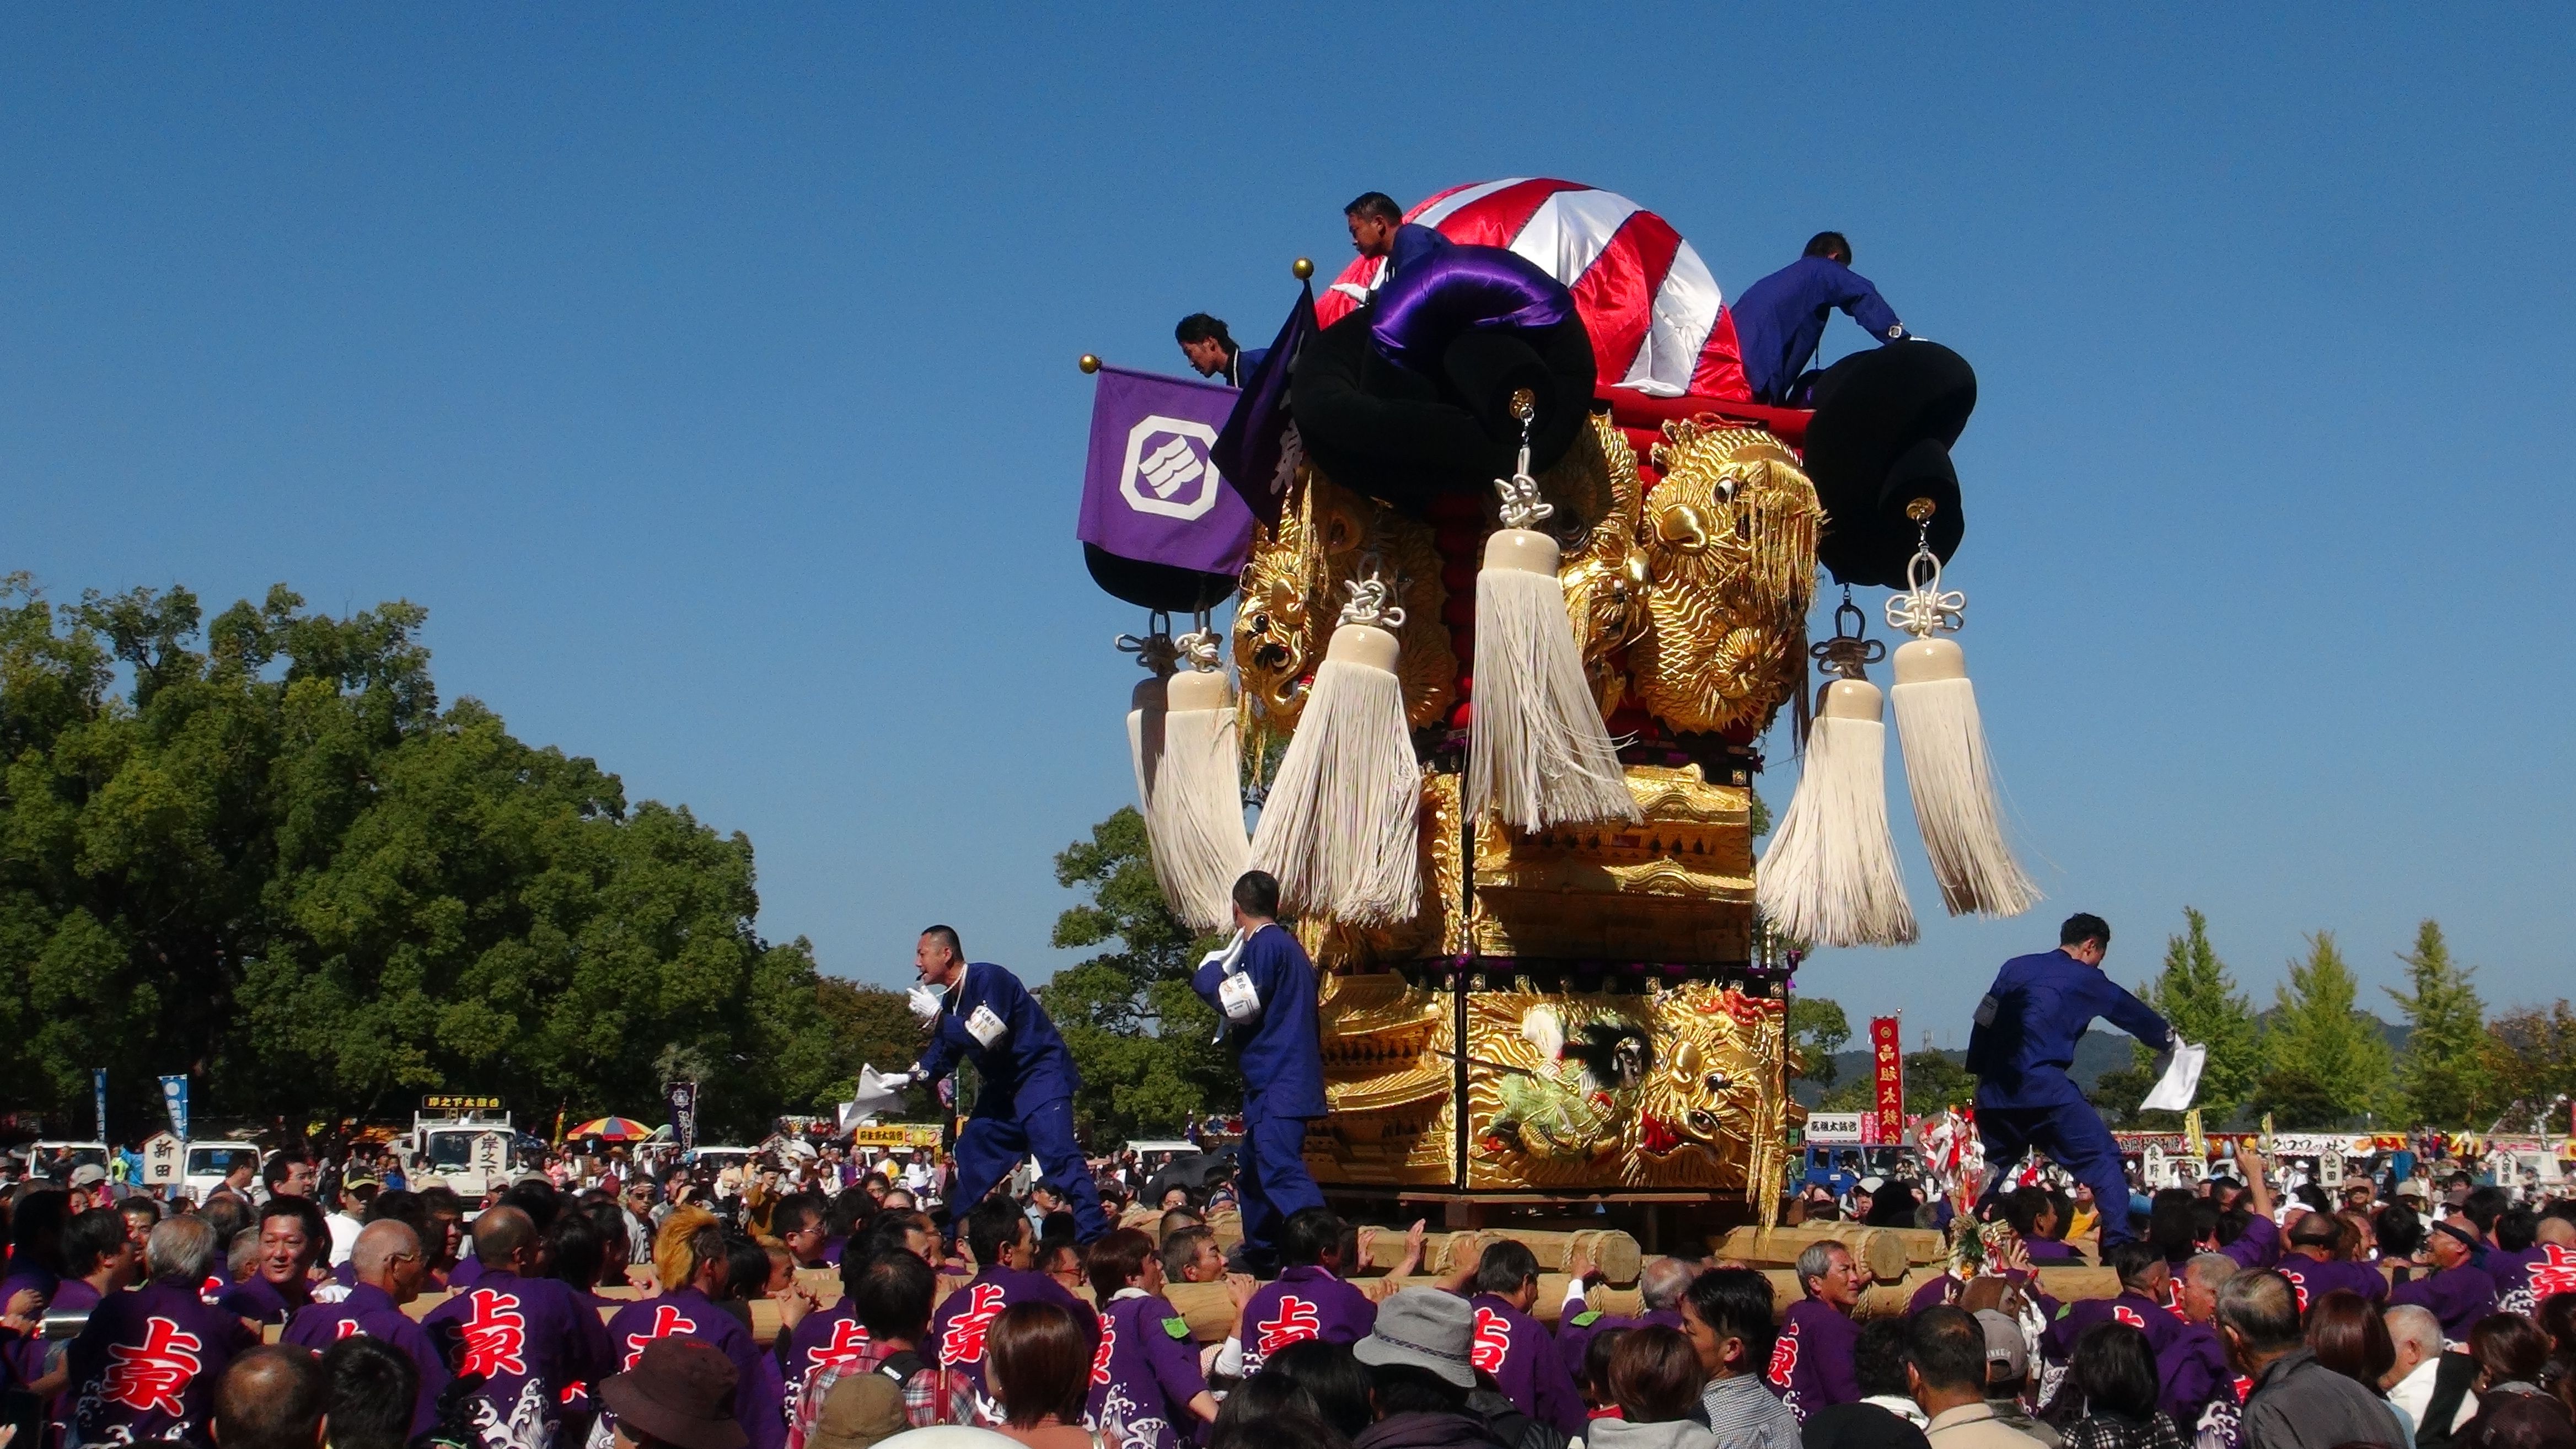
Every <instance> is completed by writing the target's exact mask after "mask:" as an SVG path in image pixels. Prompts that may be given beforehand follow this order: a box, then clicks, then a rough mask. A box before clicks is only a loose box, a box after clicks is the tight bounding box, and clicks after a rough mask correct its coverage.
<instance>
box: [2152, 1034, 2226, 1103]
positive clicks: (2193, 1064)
mask: <svg viewBox="0 0 2576 1449" xmlns="http://www.w3.org/2000/svg"><path fill="white" fill-rule="evenodd" d="M2208 1061H2209V1048H2207V1047H2199V1046H2193V1045H2192V1044H2191V1043H2190V1042H2187V1041H2184V1040H2183V1039H2182V1038H2181V1037H2180V1036H2176V1037H2175V1038H2174V1039H2173V1054H2172V1060H2171V1061H2170V1062H2168V1063H2167V1064H2166V1066H2165V1073H2164V1077H2163V1079H2162V1080H2160V1081H2158V1082H2157V1083H2156V1085H2155V1090H2153V1091H2151V1092H2149V1093H2147V1099H2146V1100H2145V1101H2143V1102H2140V1103H2139V1104H2138V1110H2139V1111H2141V1112H2181V1111H2187V1110H2189V1108H2190V1107H2191V1104H2192V1100H2193V1098H2195V1097H2197V1096H2198V1095H2199V1094H2200V1069H2201V1068H2202V1067H2203V1066H2204V1065H2206V1064H2207V1063H2208Z"/></svg>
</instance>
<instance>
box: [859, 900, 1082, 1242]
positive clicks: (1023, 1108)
mask: <svg viewBox="0 0 2576 1449" xmlns="http://www.w3.org/2000/svg"><path fill="white" fill-rule="evenodd" d="M912 960H913V966H914V968H915V969H917V970H919V971H920V972H921V984H919V985H918V986H915V987H914V988H913V989H912V993H911V1004H912V1011H913V1014H914V1015H915V1016H918V1017H920V1018H921V1019H922V1020H923V1021H925V1022H927V1023H928V1024H929V1025H930V1028H931V1033H930V1049H929V1050H927V1051H925V1052H923V1053H922V1054H921V1060H920V1061H918V1062H915V1063H914V1064H913V1067H912V1070H911V1071H909V1072H897V1073H894V1074H893V1075H891V1076H888V1077H885V1078H882V1079H881V1080H882V1081H883V1083H884V1085H886V1086H888V1087H898V1088H899V1087H904V1086H909V1085H911V1084H912V1083H915V1082H920V1083H924V1084H928V1083H932V1082H936V1081H938V1080H939V1079H940V1078H942V1077H945V1076H947V1075H948V1074H949V1073H950V1072H951V1071H953V1070H955V1069H956V1066H957V1062H958V1059H959V1058H961V1057H971V1058H972V1059H973V1060H974V1062H975V1070H976V1072H977V1073H978V1074H979V1075H981V1076H982V1077H983V1079H984V1089H983V1091H982V1092H981V1093H980V1094H979V1095H978V1096H977V1097H976V1099H975V1113H974V1116H973V1118H972V1119H970V1120H969V1121H968V1122H967V1123H966V1129H965V1130H964V1131H963V1132H960V1133H958V1134H957V1196H956V1197H955V1198H954V1199H952V1200H951V1201H950V1202H949V1204H948V1218H949V1221H950V1222H952V1223H955V1222H963V1221H964V1220H965V1218H966V1215H967V1214H968V1213H970V1212H973V1211H974V1210H975V1205H976V1204H977V1203H979V1202H982V1201H983V1200H984V1195H985V1194H986V1193H989V1192H991V1191H992V1190H993V1185H994V1184H995V1183H997V1182H1000V1181H1001V1180H1002V1178H1003V1177H1004V1176H1005V1175H1007V1174H1008V1173H1009V1172H1010V1170H1011V1169H1012V1168H1013V1167H1015V1166H1017V1165H1018V1164H1019V1162H1020V1159H1022V1158H1024V1157H1027V1156H1029V1155H1031V1154H1033V1153H1034V1154H1035V1155H1036V1157H1037V1160H1038V1166H1040V1167H1041V1168H1043V1169H1045V1172H1046V1180H1047V1181H1048V1182H1049V1183H1052V1184H1054V1185H1055V1186H1056V1187H1058V1188H1060V1189H1062V1190H1063V1192H1064V1195H1065V1197H1066V1198H1067V1199H1068V1200H1069V1201H1071V1202H1072V1204H1073V1221H1074V1231H1076V1232H1077V1233H1079V1234H1080V1235H1081V1236H1082V1238H1083V1240H1084V1241H1086V1242H1087V1241H1089V1240H1091V1239H1093V1238H1096V1237H1099V1236H1100V1235H1101V1234H1102V1233H1105V1232H1107V1231H1108V1230H1109V1225H1108V1223H1107V1222H1106V1221H1105V1220H1104V1219H1103V1218H1102V1217H1101V1214H1100V1191H1099V1189H1098V1188H1096V1187H1094V1186H1093V1185H1092V1181H1091V1168H1090V1166H1089V1165H1088V1164H1087V1163H1085V1162H1084V1161H1083V1159H1082V1148H1081V1146H1080V1144H1078V1143H1076V1142H1075V1141H1074V1137H1073V1094H1074V1093H1075V1092H1076V1091H1077V1090H1079V1089H1080V1088H1081V1086H1082V1074H1081V1073H1080V1072H1079V1071H1076V1070H1075V1069H1074V1065H1073V1053H1071V1052H1069V1051H1067V1050H1066V1049H1065V1045H1064V1038H1063V1037H1062V1036H1060V1035H1058V1034H1057V1032H1056V1029H1055V1023H1054V1022H1052V1021H1050V1020H1048V1019H1047V1014H1046V1010H1045V1008H1043V1007H1041V1006H1039V1005H1038V1003H1037V999H1036V998H1035V997H1032V996H1030V995H1029V990H1028V988H1027V987H1025V986H1022V985H1021V984H1020V979H1019V978H1018V977H1016V976H1013V975H1012V974H1011V973H1010V972H1008V971H1005V970H1003V969H1002V968H1001V967H999V966H994V965H990V964H988V963H986V962H982V961H977V962H974V963H972V964H969V963H968V962H967V960H966V952H965V948H964V947H962V946H960V945H959V944H958V941H957V932H956V931H955V930H953V929H951V928H949V927H947V926H933V927H931V928H930V929H929V930H927V931H924V932H922V933H921V942H920V944H919V945H917V946H915V947H914V948H913V956H912Z"/></svg>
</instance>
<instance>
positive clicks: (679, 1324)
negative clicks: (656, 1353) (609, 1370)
mask: <svg viewBox="0 0 2576 1449" xmlns="http://www.w3.org/2000/svg"><path fill="white" fill-rule="evenodd" d="M697 1331H698V1321H697V1320H696V1319H694V1318H691V1317H690V1316H689V1315H687V1314H685V1313H682V1312H681V1311H680V1310H678V1309H676V1308H674V1307H672V1306H671V1305H670V1304H668V1303H657V1304H655V1305H653V1321H652V1322H651V1323H650V1324H648V1325H646V1326H645V1329H644V1331H643V1332H642V1333H630V1334H628V1335H626V1367H628V1368H633V1367H635V1361H636V1360H637V1359H639V1358H642V1357H643V1356H644V1345H646V1344H648V1343H651V1342H652V1341H653V1340H655V1339H657V1338H670V1337H673V1336H675V1335H678V1334H683V1333H695V1332H697Z"/></svg>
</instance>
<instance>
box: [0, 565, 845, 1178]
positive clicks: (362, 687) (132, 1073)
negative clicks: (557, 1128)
mask: <svg viewBox="0 0 2576 1449" xmlns="http://www.w3.org/2000/svg"><path fill="white" fill-rule="evenodd" d="M425 617H426V613H425V611H424V610H422V609H420V608H419V607H418V606H416V605H413V604H409V603H403V602H396V603H390V604H385V605H381V606H379V607H378V608H375V609H372V610H367V611H362V612H360V613H357V614H353V615H350V616H348V617H346V618H334V617H331V616H328V615H323V614H315V613H309V612H307V611H306V610H305V609H304V603H303V600H302V599H301V598H299V597H298V596H297V595H295V594H294V593H293V592H292V591H291V590H289V589H287V588H285V587H284V586H283V585H280V586H278V587H276V588H273V589H271V590H270V591H269V593H268V595H267V597H266V598H265V599H264V600H263V601H262V602H261V603H259V604H257V605H253V604H251V603H249V602H247V601H244V602H241V603H237V604H235V605H234V606H232V607H231V608H229V609H227V610H225V611H224V612H223V613H222V614H220V615H218V616H217V617H216V618H215V619H214V620H213V621H212V622H211V623H205V622H203V620H202V615H201V612H200V610H199V607H198V604H197V600H196V597H195V596H194V595H193V594H191V593H190V592H189V591H188V590H186V589H184V588H172V589H169V590H166V591H155V590H148V589H137V590H134V591H131V592H128V593H125V594H119V595H114V596H103V595H97V594H91V595H86V596H84V598H83V600H82V602H81V603H80V604H79V605H78V606H76V607H73V608H70V609H57V608H56V607H55V606H54V605H53V604H52V603H51V602H50V601H48V600H47V599H45V598H44V597H43V595H42V594H41V593H40V592H39V591H38V590H37V589H36V588H35V587H34V586H33V584H32V583H30V582H29V580H28V579H27V578H26V577H25V576H24V575H15V576H11V577H10V578H8V579H6V580H0V959H5V960H6V961H7V963H8V965H9V968H10V969H9V970H8V971H7V972H5V973H0V1029H7V1030H9V1031H10V1032H12V1034H13V1040H14V1041H15V1042H16V1043H17V1044H18V1049H17V1050H15V1051H13V1052H11V1053H9V1054H8V1055H7V1057H6V1059H5V1060H0V1096H5V1097H7V1098H9V1099H11V1100H15V1101H22V1102H28V1103H31V1104H36V1105H40V1106H42V1107H45V1108H47V1109H50V1110H56V1111H64V1112H68V1113H69V1114H70V1115H71V1116H72V1117H73V1119H74V1120H79V1119H80V1118H81V1117H83V1116H85V1115H86V1105H85V1104H86V1103H87V1101H88V1097H89V1069H90V1068H91V1067H93V1066H110V1067H113V1068H115V1069H116V1071H115V1074H114V1075H113V1076H111V1078H110V1086H111V1090H112V1093H113V1094H114V1095H113V1096H112V1097H111V1102H110V1125H111V1129H112V1130H114V1131H117V1132H119V1133H121V1134H124V1135H129V1136H139V1135H141V1131H142V1130H148V1128H147V1127H146V1124H148V1123H149V1122H150V1121H152V1120H153V1119H154V1118H155V1117H157V1115H158V1105H159V1094H158V1092H157V1090H156V1088H155V1086H154V1083H153V1077H154V1076H156V1075H158V1074H160V1073H163V1072H187V1073H190V1074H192V1075H193V1076H194V1077H195V1078H196V1079H197V1081H196V1084H195V1109H196V1112H197V1114H198V1115H199V1116H200V1117H201V1118H204V1119H207V1120H210V1121H212V1120H221V1119H223V1118H227V1117H231V1118H244V1117H251V1118H270V1119H281V1120H284V1121H285V1122H286V1123H287V1125H289V1126H290V1127H300V1126H303V1125H305V1124H306V1123H308V1122H310V1121H314V1120H317V1119H318V1120H320V1121H322V1122H332V1121H338V1120H342V1119H348V1118H358V1117H376V1118H388V1117H390V1118H396V1119H399V1118H401V1117H404V1116H406V1115H407V1114H408V1112H409V1109H410V1106H411V1105H412V1098H413V1095H414V1094H416V1093H419V1092H424V1091H434V1090H457V1091H475V1092H491V1093H498V1094H500V1095H502V1096H504V1097H506V1098H507V1099H508V1100H509V1101H510V1103H511V1105H512V1106H513V1108H514V1109H517V1110H518V1111H519V1112H520V1113H521V1120H522V1121H523V1122H526V1123H529V1124H532V1125H534V1124H540V1123H545V1122H550V1121H551V1119H552V1116H553V1114H554V1112H555V1111H557V1110H563V1111H567V1112H570V1113H573V1114H575V1115H580V1116H589V1115H596V1114H598V1113H602V1112H610V1111H618V1112H624V1113H628V1114H630V1115H632V1114H634V1113H636V1112H638V1111H639V1110H650V1104H653V1103H655V1102H656V1101H657V1100H658V1095H659V1092H658V1088H659V1085H660V1077H659V1075H658V1073H657V1070H656V1063H657V1060H658V1059H660V1058H661V1057H662V1056H663V1055H664V1054H665V1053H666V1052H680V1053H687V1054H689V1055H691V1056H692V1057H694V1059H695V1060H697V1061H698V1062H699V1063H701V1064H702V1066H703V1069H704V1070H703V1076H702V1085H703V1087H704V1089H705V1098H704V1100H705V1104H706V1105H705V1112H706V1124H707V1130H708V1131H709V1132H710V1133H715V1132H722V1133H726V1134H734V1133H749V1132H752V1131H755V1130H757V1129H758V1128H760V1127H761V1126H763V1125H764V1124H765V1123H766V1121H767V1120H768V1119H769V1118H771V1117H773V1116H775V1115H777V1114H778V1113H780V1112H781V1111H799V1112H804V1111H813V1110H817V1109H818V1108H821V1107H824V1106H827V1105H828V1102H829V1098H830V1095H831V1091H832V1088H833V1087H834V1086H835V1084H836V1083H838V1084H845V1079H846V1078H847V1076H848V1074H849V1066H848V1064H847V1063H846V1062H845V1061H844V1060H842V1059H841V1043H839V1042H838V1041H837V1040H836V1038H835V1037H834V1035H833V1030H832V1026H831V1024H830V1023H829V1022H828V1021H827V1020H826V1019H825V1018H824V1017H823V1016H822V1015H821V1014H820V1013H818V1012H817V1011H816V1010H815V1003H816V999H817V993H818V992H819V991H820V989H821V983H820V977H819V975H818V973H817V971H816V969H815V965H814V960H813V952H812V950H811V948H810V947H809V946H808V945H807V944H806V943H805V942H804V941H802V940H798V941H793V942H789V943H786V944H773V943H771V942H768V941H765V940H763V939H762V938H761V937H760V936H759V935H758V933H757V932H756V931H755V930H754V929H753V925H752V922H753V919H754V917H755V914H756V912H757V911H758V909H759V898H758V895H757V893H756V892H755V890H754V888H753V870H752V852H751V843H750V842H749V841H748V840H746V839H745V838H743V837H742V836H741V835H739V834H735V835H730V836H720V835H718V834H717V833H716V832H714V831H713V830H710V829H708V828H707V827H705V826H704V825H701V824H699V823H698V821H697V820H696V819H695V818H694V817H693V816H691V815H690V813H689V812H688V811H687V810H686V809H685V808H673V807H668V806H664V805H660V804H656V803H653V802H649V801H648V802H645V803H643V804H641V805H635V806H632V807H630V806H629V804H628V802H627V800H626V798H625V793H624V790H623V787H622V786H621V785H620V784H619V782H618V779H617V777H616V776H615V775H612V774H608V773H606V772H605V771H603V770H601V769H600V768H599V767H598V765H597V764H596V763H594V762H593V761H591V760H588V759H582V758H579V757H573V756H567V755H565V754H563V753H562V752H561V751H559V750H556V749H552V748H546V749H537V748H532V747H530V746H528V745H526V744H524V743H522V742H520V741H519V740H517V739H515V738H513V737H512V736H511V735H510V733H509V731H508V730H507V729H506V728H505V727H504V726H503V724H502V722H501V720H500V717H499V716H497V715H495V714H493V713H492V712H491V711H490V710H488V709H486V708H484V707H483V706H482V705H480V704H478V703H476V702H474V701H473V700H470V699H469V700H461V701H459V702H457V703H456V704H455V705H454V706H453V707H450V708H445V709H442V708H441V707H440V703H439V699H438V693H437V689H436V687H435V685H434V684H433V682H432V681H431V678H430V673H429V653H428V651H427V650H426V649H425V648H423V647H421V645H420V644H419V642H418V641H417V639H416V637H415V636H416V634H417V632H418V630H419V627H420V625H421V623H422V621H423V619H424V618H425ZM201 643H202V647H200V644H201ZM120 670H122V671H123V672H124V674H125V676H126V678H127V679H128V681H129V683H128V685H127V687H126V688H125V689H124V690H123V691H122V692H119V691H118V690H117V689H116V688H115V682H116V678H117V675H118V673H119V671H120Z"/></svg>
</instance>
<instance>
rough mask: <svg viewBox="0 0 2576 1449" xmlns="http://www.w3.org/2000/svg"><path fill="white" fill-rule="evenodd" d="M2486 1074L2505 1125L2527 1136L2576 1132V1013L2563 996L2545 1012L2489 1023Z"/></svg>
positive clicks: (2529, 1010)
mask: <svg viewBox="0 0 2576 1449" xmlns="http://www.w3.org/2000/svg"><path fill="white" fill-rule="evenodd" d="M2485 1061H2486V1068H2487V1074H2488V1076H2489V1077H2491V1078H2492V1079H2493V1080H2494V1082H2495V1100H2496V1102H2497V1104H2498V1107H2499V1110H2501V1111H2502V1112H2503V1113H2504V1114H2505V1116H2504V1125H2505V1126H2506V1127H2509V1128H2512V1129H2514V1130H2516V1131H2523V1132H2556V1131H2561V1130H2564V1131H2567V1132H2570V1133H2576V1126H2571V1125H2570V1124H2569V1121H2568V1113H2569V1111H2570V1107H2569V1099H2570V1098H2572V1097H2576V1009H2570V1008H2569V1006H2568V1005H2567V999H2566V998H2565V997H2560V998H2559V999H2558V1001H2557V1002H2556V1003H2555V1004H2554V1005H2552V1006H2550V1007H2549V1009H2547V1010H2546V1011H2543V1010H2541V1009H2540V1008H2538V1007H2530V1006H2526V1007H2522V1008H2520V1009H2518V1010H2514V1011H2509V1012H2506V1013H2505V1014H2504V1015H2502V1016H2499V1017H2497V1018H2496V1019H2495V1020H2493V1021H2491V1022H2488V1023H2487V1042H2486V1051H2485Z"/></svg>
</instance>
